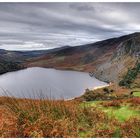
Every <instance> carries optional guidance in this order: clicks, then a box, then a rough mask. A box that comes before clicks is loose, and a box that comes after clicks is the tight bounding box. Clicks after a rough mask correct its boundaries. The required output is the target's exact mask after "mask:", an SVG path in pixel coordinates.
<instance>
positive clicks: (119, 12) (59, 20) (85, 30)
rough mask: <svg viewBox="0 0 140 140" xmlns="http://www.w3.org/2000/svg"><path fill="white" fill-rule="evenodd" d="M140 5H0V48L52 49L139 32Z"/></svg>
mask: <svg viewBox="0 0 140 140" xmlns="http://www.w3.org/2000/svg"><path fill="white" fill-rule="evenodd" d="M139 14H140V3H0V48H2V49H8V50H39V49H51V48H56V47H61V46H65V45H73V46H75V45H80V44H86V43H91V42H96V41H98V40H102V39H107V38H110V37H117V36H121V35H124V34H129V33H133V32H139V31H140V15H139Z"/></svg>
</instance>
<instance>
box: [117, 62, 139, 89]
mask: <svg viewBox="0 0 140 140" xmlns="http://www.w3.org/2000/svg"><path fill="white" fill-rule="evenodd" d="M138 73H140V63H137V64H136V65H135V67H134V68H133V69H129V70H128V72H127V74H126V75H125V76H124V78H123V79H122V80H121V81H120V82H119V85H120V86H124V87H127V88H130V87H131V84H132V83H133V81H134V80H135V79H136V77H137V75H138Z"/></svg>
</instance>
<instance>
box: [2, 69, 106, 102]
mask: <svg viewBox="0 0 140 140" xmlns="http://www.w3.org/2000/svg"><path fill="white" fill-rule="evenodd" d="M104 85H107V84H106V83H104V82H102V81H99V80H97V79H96V78H94V77H90V76H89V74H88V73H85V72H77V71H65V70H55V69H49V68H40V67H33V68H27V69H23V70H19V71H15V72H9V73H6V74H3V75H1V76H0V96H14V97H18V98H42V97H44V98H46V97H48V98H51V99H52V98H53V99H61V98H63V99H71V98H74V97H77V96H80V95H82V94H83V93H84V91H85V89H86V88H89V89H92V88H94V87H98V86H104Z"/></svg>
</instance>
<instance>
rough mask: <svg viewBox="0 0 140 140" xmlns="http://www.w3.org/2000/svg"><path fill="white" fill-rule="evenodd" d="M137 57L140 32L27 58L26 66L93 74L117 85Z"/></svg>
mask: <svg viewBox="0 0 140 140" xmlns="http://www.w3.org/2000/svg"><path fill="white" fill-rule="evenodd" d="M139 57H140V33H133V34H129V35H125V36H121V37H118V38H111V39H107V40H103V41H99V42H96V43H91V44H86V45H80V46H71V47H70V46H68V47H66V48H62V49H60V50H53V51H52V52H48V53H47V54H44V55H42V56H39V57H36V58H33V59H30V61H28V62H26V63H25V66H26V67H33V66H39V67H52V68H57V69H69V70H77V71H86V72H93V73H94V74H95V77H97V78H98V79H100V80H103V81H112V82H119V80H120V79H121V78H122V76H123V75H125V74H126V73H127V71H128V69H129V68H130V69H131V68H133V67H134V65H135V63H136V61H137V60H138V59H139Z"/></svg>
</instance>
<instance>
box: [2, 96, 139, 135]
mask: <svg viewBox="0 0 140 140" xmlns="http://www.w3.org/2000/svg"><path fill="white" fill-rule="evenodd" d="M117 102H118V101H117ZM110 103H111V104H110ZM139 104H140V98H134V99H128V100H124V101H123V102H121V101H120V102H119V105H120V107H118V104H117V107H116V104H115V106H114V107H113V106H112V102H104V101H103V102H102V101H100V102H97V101H96V102H86V103H82V104H81V103H80V102H78V101H50V100H29V99H14V98H2V97H1V98H0V120H1V122H0V137H140V130H139V126H140V114H139V112H137V109H139ZM113 105H114V104H113ZM132 109H133V110H132ZM111 113H113V114H114V115H110V114H111ZM135 117H136V118H135Z"/></svg>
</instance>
